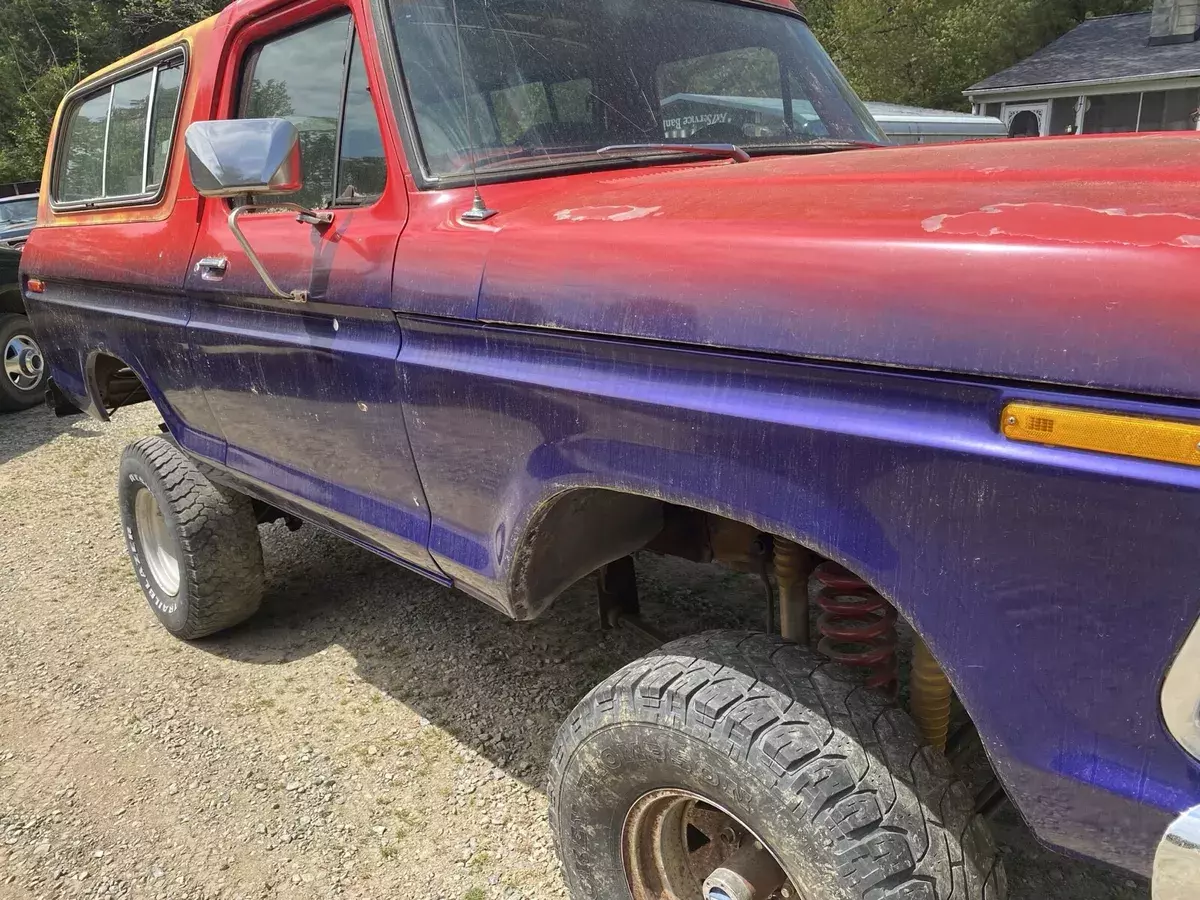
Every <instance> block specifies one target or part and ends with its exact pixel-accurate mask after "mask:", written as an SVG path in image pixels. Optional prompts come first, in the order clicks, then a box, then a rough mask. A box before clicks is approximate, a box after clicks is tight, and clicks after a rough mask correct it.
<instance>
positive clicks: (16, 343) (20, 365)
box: [4, 334, 44, 391]
mask: <svg viewBox="0 0 1200 900" xmlns="http://www.w3.org/2000/svg"><path fill="white" fill-rule="evenodd" d="M43 365H44V363H43V362H42V351H41V350H40V349H38V345H37V341H35V340H34V339H33V338H31V337H30V336H29V335H27V334H14V335H13V336H12V337H11V338H9V339H8V343H7V344H5V345H4V374H5V375H7V376H8V380H9V381H11V382H12V383H13V384H14V385H15V386H16V387H17V388H18V389H20V390H22V391H28V390H32V389H33V388H35V387H37V385H38V382H39V381H41V380H42V367H43Z"/></svg>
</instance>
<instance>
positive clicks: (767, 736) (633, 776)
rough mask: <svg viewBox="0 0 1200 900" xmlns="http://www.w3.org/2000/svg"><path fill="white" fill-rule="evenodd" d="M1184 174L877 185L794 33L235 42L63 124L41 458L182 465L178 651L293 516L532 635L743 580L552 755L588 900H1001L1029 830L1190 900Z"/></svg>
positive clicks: (1022, 165) (829, 84)
mask: <svg viewBox="0 0 1200 900" xmlns="http://www.w3.org/2000/svg"><path fill="white" fill-rule="evenodd" d="M688 95H690V96H703V97H706V98H710V100H709V101H708V102H709V103H710V105H711V98H712V97H714V96H725V97H727V98H747V97H759V98H766V99H767V100H769V101H770V103H769V104H767V105H769V106H770V107H771V109H776V108H778V110H779V115H776V116H764V117H760V118H756V119H755V120H754V121H740V122H739V121H724V120H720V121H719V120H718V118H713V117H711V116H710V117H708V118H706V117H705V116H703V115H691V116H690V118H689V117H688V116H684V115H680V114H678V113H679V110H678V108H672V107H678V103H677V102H668V99H669V98H676V99H678V98H679V97H681V96H688ZM738 102H740V100H739V101H738ZM685 119H686V120H687V121H686V124H685V121H684V120H685ZM681 129H682V130H681ZM1198 137H1200V136H1197V135H1195V134H1191V135H1188V134H1172V135H1138V136H1136V137H1132V138H1113V137H1096V138H1072V139H1070V140H1054V139H1048V140H1044V141H1025V142H981V143H976V144H952V145H951V144H947V145H940V146H931V147H912V148H903V147H885V146H882V144H883V138H882V135H881V133H880V131H879V130H878V127H877V125H876V123H875V122H874V121H873V120H872V119H871V117H870V115H869V114H868V112H867V111H866V110H865V108H864V107H863V106H862V104H861V103H860V102H859V101H858V99H857V98H856V97H855V96H854V94H853V92H852V91H851V90H850V88H849V86H848V85H847V83H846V82H845V80H844V79H843V78H842V77H841V75H840V74H839V73H838V72H837V70H836V69H835V68H834V66H833V65H832V63H831V62H830V61H829V58H828V57H827V56H826V55H825V54H824V52H823V51H822V50H821V48H820V47H819V45H818V44H817V42H816V41H815V40H814V38H813V37H812V35H811V33H810V32H809V30H808V28H807V26H806V24H805V22H804V20H803V18H802V17H801V16H800V15H799V14H797V13H796V11H795V9H794V8H793V7H792V6H791V4H790V3H786V2H783V0H770V2H768V0H737V2H732V0H639V2H637V3H630V2H628V0H594V2H589V3H577V2H571V0H488V2H486V3H485V2H483V0H387V2H384V0H379V2H367V0H349V2H338V0H303V2H289V3H284V2H279V0H239V2H236V3H234V4H232V5H231V6H229V7H228V8H227V9H226V10H225V11H224V12H222V13H221V14H219V15H218V16H217V17H215V18H213V19H210V20H208V21H205V22H202V23H200V24H198V25H196V26H195V27H193V28H191V29H189V30H187V31H184V32H182V33H181V34H179V35H176V36H174V37H172V38H169V39H167V40H165V41H162V42H160V43H158V44H156V45H154V46H151V47H149V48H147V49H146V50H144V51H142V52H140V53H138V54H135V55H134V56H132V57H130V58H128V59H126V60H123V61H122V62H120V63H117V64H116V65H114V66H113V67H111V68H109V69H106V70H104V71H102V72H100V73H97V74H96V75H95V76H92V77H91V78H89V79H87V80H86V81H85V82H83V83H82V84H80V85H79V86H78V87H77V88H75V89H74V90H73V91H72V92H71V93H70V94H69V96H68V97H67V98H66V99H65V101H64V103H63V106H62V108H61V110H60V112H59V116H58V120H57V123H56V125H55V129H54V134H53V137H52V139H51V145H50V149H49V155H48V164H47V166H46V170H45V171H46V174H45V181H44V184H43V192H42V197H43V199H42V205H41V210H40V213H39V225H40V227H38V228H37V229H35V230H34V232H33V234H32V236H31V237H30V239H29V242H28V244H27V246H26V249H25V252H24V259H23V262H22V288H23V291H24V295H25V298H26V301H27V303H28V306H29V309H30V313H31V315H32V317H33V321H34V326H35V328H36V329H37V332H38V334H39V335H40V336H41V337H42V338H43V340H44V342H45V349H46V358H47V361H48V364H49V367H50V371H51V373H52V376H53V385H52V387H51V398H52V400H53V403H54V405H55V407H56V408H57V409H59V410H60V411H63V412H68V411H70V410H72V409H78V410H85V411H87V412H88V413H90V414H91V415H93V416H95V417H97V418H100V419H105V418H107V417H108V416H109V415H110V414H111V413H112V412H113V411H114V410H115V409H117V408H119V407H121V406H123V405H126V404H129V403H135V402H151V403H153V404H154V405H155V406H156V407H157V409H158V410H159V411H160V413H161V415H162V419H163V423H164V429H165V431H166V434H165V435H164V436H163V437H160V438H154V439H147V440H141V441H138V442H136V443H134V444H132V445H131V446H130V447H129V448H128V449H127V451H126V453H125V456H124V458H123V461H122V465H121V476H120V482H119V486H118V502H119V504H120V508H121V516H122V523H123V529H124V534H125V537H126V541H127V545H128V550H129V554H130V557H131V560H132V562H133V566H134V570H135V572H136V575H137V577H138V580H139V582H140V584H141V585H142V588H143V590H144V592H145V594H146V597H147V599H148V601H149V603H150V606H151V607H152V609H153V610H154V613H155V614H156V615H157V616H158V618H159V619H160V621H161V622H162V623H163V625H164V626H165V627H166V628H167V629H168V630H170V631H171V632H172V633H173V634H176V635H178V636H179V637H181V638H184V639H189V640H190V639H198V638H201V637H203V636H205V635H207V634H211V633H213V632H215V631H218V630H220V629H224V628H229V627H232V626H234V625H236V624H238V623H239V622H241V621H243V620H245V619H246V618H248V617H249V616H251V615H252V614H253V613H254V611H255V610H256V608H257V606H258V604H259V600H260V597H261V593H262V584H263V560H262V552H261V548H260V545H259V540H258V534H257V526H258V525H259V524H260V523H262V522H265V521H270V520H275V519H278V518H279V517H291V518H294V519H296V520H302V521H306V522H310V523H313V524H315V525H318V526H320V527H323V528H327V529H329V530H330V531H333V532H335V533H337V534H340V535H343V536H344V537H346V538H347V539H348V540H351V541H354V542H356V543H358V544H361V545H362V546H364V547H368V548H370V549H371V550H373V551H375V552H377V553H379V554H380V555H382V556H385V557H387V558H389V559H392V560H394V561H395V562H397V563H398V564H400V565H402V566H405V567H407V568H409V569H412V570H414V571H417V572H420V573H422V574H423V575H425V576H427V577H428V578H430V579H433V580H434V581H436V582H438V583H440V584H443V585H453V586H455V587H457V588H459V589H460V590H461V591H463V592H464V593H466V594H468V595H470V596H473V597H475V598H477V599H479V600H482V601H483V602H485V603H488V604H490V605H492V606H494V607H495V608H497V609H499V610H501V611H503V612H505V613H507V614H508V615H510V616H512V617H514V618H516V619H519V620H530V619H535V618H537V617H538V616H539V615H541V614H542V613H543V612H544V611H545V610H546V608H547V607H548V606H549V605H550V604H551V603H552V602H554V601H555V600H556V598H558V597H559V596H560V595H561V594H562V593H563V592H564V590H565V589H566V588H568V587H569V586H571V585H573V584H575V583H576V582H578V581H580V580H581V579H583V578H586V577H588V576H590V575H592V574H593V573H598V574H597V576H596V577H597V588H598V598H599V600H598V605H599V609H600V611H601V615H602V617H603V620H604V622H605V623H608V624H613V623H629V624H632V625H634V626H635V627H639V628H641V629H642V630H643V631H646V632H648V633H652V632H653V625H652V623H645V622H642V621H641V620H640V618H639V617H638V606H637V592H636V571H635V566H634V563H633V562H632V560H631V557H630V554H632V553H634V552H637V551H647V552H657V553H663V554H673V555H676V556H681V557H686V558H689V559H692V560H700V561H708V562H713V563H714V564H721V565H726V566H729V567H731V568H733V569H736V570H739V571H743V572H750V573H754V574H756V575H758V576H759V577H761V579H762V581H763V595H762V597H763V599H762V601H761V602H762V609H761V614H762V616H763V622H764V628H763V632H762V633H753V634H751V633H726V632H721V633H706V634H701V635H695V636H692V637H687V638H684V639H683V640H681V641H677V642H673V643H670V644H668V645H666V646H663V647H661V648H660V649H659V650H657V651H656V652H654V653H652V654H651V655H649V656H647V657H646V658H644V659H642V660H639V661H637V662H634V663H632V664H630V665H629V666H627V667H625V668H624V669H622V670H621V671H619V672H618V673H617V674H615V675H614V676H612V677H611V678H608V679H606V680H605V681H604V682H603V683H602V684H600V685H598V686H597V687H596V688H595V689H594V690H593V691H591V693H589V694H588V695H587V696H586V697H585V698H584V699H583V700H582V702H581V703H580V704H579V706H578V707H577V708H576V710H575V711H574V712H573V713H572V714H571V716H570V717H569V718H568V720H567V721H566V722H565V723H564V725H563V727H562V731H561V733H560V736H559V739H558V742H557V744H556V746H555V748H554V750H553V754H552V759H551V766H550V770H551V777H550V784H549V796H550V816H551V820H552V827H553V830H554V833H555V835H556V839H557V842H558V849H559V852H560V855H561V857H562V861H563V867H564V872H565V877H566V879H567V882H568V884H569V886H570V890H571V891H572V894H573V896H575V897H576V898H578V900H612V898H629V897H633V898H635V900H646V898H662V897H667V898H679V900H696V898H704V900H754V898H759V900H761V898H771V897H780V898H782V897H787V898H794V897H802V898H817V897H820V898H834V897H836V898H856V900H900V898H905V900H930V898H942V900H944V898H958V900H965V898H971V900H982V898H988V900H999V898H1002V897H1004V896H1005V895H1006V888H1005V875H1004V869H1003V865H1002V863H1001V860H1000V858H999V855H998V853H997V850H996V848H995V845H994V843H993V841H992V839H991V837H990V834H989V831H988V828H987V824H986V822H985V821H984V818H983V816H982V814H983V813H986V812H987V811H988V810H989V809H991V808H994V806H995V804H996V803H997V802H998V800H1000V799H1002V798H1003V796H1005V795H1007V796H1008V797H1009V798H1011V800H1012V802H1013V803H1014V804H1015V805H1016V806H1017V808H1018V809H1019V810H1020V811H1021V813H1022V814H1023V815H1024V817H1025V818H1026V819H1027V820H1028V822H1029V823H1030V825H1031V826H1032V827H1033V829H1034V830H1035V831H1036V832H1037V834H1038V835H1039V836H1040V837H1041V838H1042V839H1044V840H1045V841H1047V842H1049V843H1051V844H1053V845H1055V846H1057V847H1060V848H1063V849H1065V850H1068V851H1071V852H1074V853H1079V854H1083V855H1086V856H1091V857H1095V858H1098V859H1101V860H1105V861H1107V862H1110V863H1112V864H1115V865H1117V866H1121V867H1124V868H1127V869H1130V870H1133V871H1136V872H1141V873H1144V874H1150V873H1151V872H1152V870H1153V875H1154V893H1155V897H1156V900H1178V898H1183V897H1191V896H1193V895H1194V894H1195V892H1196V890H1197V889H1198V888H1200V869H1198V868H1197V860H1198V859H1200V856H1198V854H1197V848H1198V847H1200V840H1198V839H1197V827H1198V826H1197V818H1198V816H1200V812H1198V804H1200V777H1198V776H1200V768H1198V764H1197V757H1198V756H1200V725H1198V723H1197V715H1196V711H1197V702H1198V700H1200V680H1198V679H1197V677H1196V672H1197V659H1198V657H1200V631H1196V630H1195V623H1196V621H1197V615H1198V613H1200V587H1198V586H1197V585H1198V583H1200V582H1198V580H1197V578H1196V565H1195V563H1194V560H1195V556H1194V552H1195V551H1194V547H1193V544H1194V536H1195V534H1196V533H1197V532H1198V530H1200V468H1198V466H1200V449H1198V448H1200V415H1198V414H1197V403H1198V402H1200V376H1198V375H1197V371H1198V370H1197V367H1196V366H1195V345H1196V327H1195V324H1194V322H1195V315H1194V305H1195V303H1194V301H1195V284H1196V277H1195V276H1196V273H1197V271H1198V267H1200V255H1198V254H1200V218H1198V217H1197V216H1196V215H1195V214H1194V207H1195V203H1194V199H1195V192H1196V188H1195V185H1196V163H1195V160H1196V158H1197V156H1196V153H1197V149H1200V142H1198ZM680 602H683V603H686V599H681V601H680ZM902 635H906V636H912V641H911V654H910V653H909V652H908V651H907V650H904V652H901V649H902V648H905V647H908V646H909V643H908V641H907V639H906V640H904V641H902V640H901V636H902ZM976 732H977V734H978V737H979V739H980V740H981V742H982V745H983V747H984V748H985V749H986V752H987V755H988V757H989V759H990V761H991V764H992V766H993V767H994V770H995V780H994V781H993V782H992V784H991V786H990V787H989V788H987V789H986V790H985V791H984V792H983V793H982V794H979V795H972V794H971V793H970V792H968V791H967V790H966V788H965V787H964V786H963V783H962V781H961V780H960V779H959V777H958V774H957V773H956V772H955V770H954V768H953V767H952V765H951V763H950V760H949V757H948V755H947V748H948V747H953V746H954V745H956V744H957V743H959V742H960V741H962V740H964V739H970V737H971V735H972V734H974V733H976Z"/></svg>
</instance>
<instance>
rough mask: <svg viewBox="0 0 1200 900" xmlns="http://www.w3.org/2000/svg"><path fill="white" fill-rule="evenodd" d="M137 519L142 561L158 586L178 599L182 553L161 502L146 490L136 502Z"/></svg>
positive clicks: (135, 516)
mask: <svg viewBox="0 0 1200 900" xmlns="http://www.w3.org/2000/svg"><path fill="white" fill-rule="evenodd" d="M133 515H134V520H135V521H136V523H137V534H138V543H139V544H140V545H141V551H142V559H144V560H145V561H146V565H147V566H149V567H150V573H151V574H152V575H153V576H154V580H155V581H156V582H158V586H159V587H160V588H162V589H163V591H164V592H165V593H166V594H167V595H168V596H171V597H174V596H175V595H176V594H178V593H179V551H178V549H177V547H176V543H175V538H174V537H173V536H172V535H171V530H170V527H169V526H168V525H167V520H166V519H164V518H163V514H162V510H160V509H159V508H158V501H157V500H155V499H154V495H153V494H152V493H150V491H149V490H147V489H146V488H141V489H140V490H139V491H138V493H137V497H136V498H134V501H133Z"/></svg>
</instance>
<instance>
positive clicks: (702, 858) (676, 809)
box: [622, 790, 799, 900]
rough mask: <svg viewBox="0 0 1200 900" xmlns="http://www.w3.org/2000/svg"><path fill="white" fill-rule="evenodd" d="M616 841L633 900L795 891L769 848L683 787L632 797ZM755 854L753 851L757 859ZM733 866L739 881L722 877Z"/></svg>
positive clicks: (739, 899)
mask: <svg viewBox="0 0 1200 900" xmlns="http://www.w3.org/2000/svg"><path fill="white" fill-rule="evenodd" d="M622 845H623V846H622V857H623V859H624V862H625V875H626V878H627V879H628V881H629V890H630V892H631V893H632V894H633V897H634V900H744V898H745V900H749V898H752V900H770V898H797V897H798V896H799V895H798V894H797V892H796V890H795V888H794V887H793V886H792V883H791V882H790V881H788V880H787V876H786V875H784V873H783V870H782V868H781V867H780V866H779V863H778V860H777V859H776V857H775V855H774V853H773V852H772V851H771V849H770V848H769V847H766V845H764V844H763V843H762V841H760V840H759V839H758V836H757V835H755V834H754V832H752V831H751V830H750V829H749V828H747V827H746V826H745V825H743V824H742V823H741V822H740V821H738V819H737V818H735V817H734V816H732V815H730V814H729V813H728V812H726V811H725V810H723V809H721V808H720V807H719V806H717V805H716V804H714V803H712V802H711V801H709V800H706V799H705V798H703V797H701V796H699V795H698V794H693V793H690V792H688V791H682V790H660V791H652V792H651V793H649V794H646V795H645V796H644V797H642V798H641V799H640V800H638V801H637V803H635V804H634V805H633V808H632V809H631V810H630V811H629V814H628V815H627V816H626V817H625V826H624V829H623V835H622ZM756 855H757V856H758V857H760V858H759V859H757V860H755V859H754V857H755V856H756ZM739 860H742V861H745V860H750V862H749V863H748V864H745V863H744V862H743V863H739V862H738V861H739ZM727 866H728V868H726V867H727ZM738 873H740V875H748V876H749V878H748V880H747V883H746V884H742V883H741V882H740V881H738V879H737V878H734V879H733V881H734V882H735V883H733V884H731V883H730V881H729V879H728V878H726V877H725V876H726V875H728V874H734V875H737V874H738ZM739 877H740V876H739ZM713 880H715V881H718V882H720V884H719V885H716V884H709V885H708V889H707V892H706V890H705V882H706V881H713ZM781 881H782V884H781V883H780V882H781ZM747 887H749V890H746V888H747Z"/></svg>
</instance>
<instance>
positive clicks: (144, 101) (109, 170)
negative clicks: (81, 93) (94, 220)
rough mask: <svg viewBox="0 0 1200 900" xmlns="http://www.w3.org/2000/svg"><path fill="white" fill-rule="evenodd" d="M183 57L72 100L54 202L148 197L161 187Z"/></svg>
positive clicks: (63, 138)
mask: <svg viewBox="0 0 1200 900" xmlns="http://www.w3.org/2000/svg"><path fill="white" fill-rule="evenodd" d="M183 68H184V66H183V57H182V56H174V57H171V58H169V59H167V60H164V61H163V62H161V63H159V64H158V65H157V66H154V67H153V68H150V69H147V70H145V71H143V72H138V73H137V74H136V75H131V76H129V77H128V78H123V79H121V80H120V81H117V82H115V83H113V84H112V85H110V86H109V87H106V88H104V89H103V90H102V91H99V92H97V93H94V94H92V95H91V96H88V97H85V98H84V99H82V100H80V101H77V102H75V103H74V104H72V106H71V107H70V108H69V110H68V112H67V114H66V124H65V126H64V127H63V129H62V137H61V138H60V141H61V146H60V147H59V149H58V156H57V163H56V164H57V166H58V168H57V171H56V173H55V176H56V177H55V179H54V189H53V191H52V196H53V199H54V201H55V202H56V203H86V204H89V205H91V204H103V203H106V202H109V201H130V200H134V201H136V200H140V199H143V198H144V199H152V198H153V197H154V196H155V195H156V194H157V193H158V189H159V187H160V186H161V185H162V180H163V172H164V171H165V167H166V161H167V158H168V155H169V152H170V149H171V142H172V140H173V138H174V133H175V123H176V120H177V118H178V112H179V99H180V93H181V89H182V86H183Z"/></svg>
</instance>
